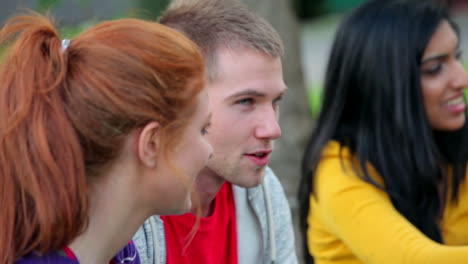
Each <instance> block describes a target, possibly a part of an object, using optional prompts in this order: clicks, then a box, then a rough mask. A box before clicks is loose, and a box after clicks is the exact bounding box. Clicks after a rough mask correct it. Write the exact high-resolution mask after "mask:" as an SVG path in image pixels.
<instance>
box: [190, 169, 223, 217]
mask: <svg viewBox="0 0 468 264" xmlns="http://www.w3.org/2000/svg"><path fill="white" fill-rule="evenodd" d="M223 184H224V179H223V178H221V177H220V176H219V175H218V174H216V173H215V172H214V171H212V170H211V169H209V168H207V167H205V168H204V169H203V170H202V171H200V173H199V174H198V176H197V179H196V181H195V192H194V194H193V195H192V201H193V205H192V210H191V213H192V214H197V209H201V217H208V216H210V215H211V214H212V213H213V209H214V204H215V198H216V195H218V192H219V190H220V189H221V187H222V186H223Z"/></svg>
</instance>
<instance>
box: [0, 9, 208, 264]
mask: <svg viewBox="0 0 468 264" xmlns="http://www.w3.org/2000/svg"><path fill="white" fill-rule="evenodd" d="M0 44H1V45H2V46H4V47H5V48H7V49H6V56H5V57H4V59H3V61H2V63H1V66H0V205H1V208H2V209H1V211H2V212H1V213H0V226H1V228H2V232H1V233H2V237H1V239H0V263H2V264H11V263H21V264H25V263H109V261H110V262H111V263H112V262H114V263H115V262H117V263H139V258H138V254H137V252H136V249H135V247H134V245H133V244H132V243H131V242H130V243H129V242H128V241H130V239H131V237H132V235H133V234H134V233H135V232H136V230H137V229H138V227H139V226H141V225H142V224H143V222H144V221H145V219H146V218H148V217H149V216H151V215H153V214H178V213H184V212H186V211H187V210H188V209H189V208H190V206H191V204H190V203H191V201H190V189H191V188H190V187H191V185H192V183H193V181H194V178H195V176H196V175H197V173H198V171H199V170H200V169H201V168H202V167H203V166H204V165H205V163H206V161H207V159H208V158H209V155H210V154H211V146H210V145H209V144H208V143H207V142H206V141H205V139H204V134H205V133H206V129H207V126H208V124H209V113H208V108H207V107H208V102H207V95H206V92H205V91H204V90H203V87H204V79H205V73H204V62H203V58H202V55H201V53H200V52H199V50H198V48H197V47H196V46H195V45H194V44H193V43H192V42H191V41H190V40H188V39H187V38H185V37H184V36H182V35H181V34H180V33H178V32H176V31H174V30H171V29H170V28H167V27H165V26H162V25H159V24H156V23H152V22H146V21H142V20H137V19H122V20H116V21H112V22H103V23H101V24H98V25H96V26H94V27H92V28H90V29H89V30H87V31H85V32H83V33H82V34H80V35H79V36H77V37H76V38H74V39H72V40H61V39H60V37H59V35H58V33H57V30H56V29H55V28H54V26H53V25H52V23H51V22H50V21H49V20H48V19H47V18H45V17H42V16H40V15H35V14H33V15H26V16H19V17H15V18H13V19H10V20H9V21H8V22H7V23H6V24H5V25H4V27H3V29H2V31H1V32H0ZM122 248H123V249H122ZM116 254H117V255H116Z"/></svg>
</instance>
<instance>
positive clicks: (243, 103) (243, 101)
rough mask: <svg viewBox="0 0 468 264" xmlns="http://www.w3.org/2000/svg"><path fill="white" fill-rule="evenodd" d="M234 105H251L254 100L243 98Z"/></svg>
mask: <svg viewBox="0 0 468 264" xmlns="http://www.w3.org/2000/svg"><path fill="white" fill-rule="evenodd" d="M236 103H237V104H240V105H252V104H253V103H254V100H253V99H252V98H245V99H241V100H239V101H237V102H236Z"/></svg>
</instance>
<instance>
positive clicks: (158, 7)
mask: <svg viewBox="0 0 468 264" xmlns="http://www.w3.org/2000/svg"><path fill="white" fill-rule="evenodd" d="M169 2H170V0H159V1H156V0H138V3H137V7H138V8H139V9H142V10H145V12H148V13H149V14H148V15H149V16H150V17H148V19H153V20H154V19H156V18H158V17H159V16H160V15H161V12H162V11H163V10H164V9H166V7H167V5H168V4H169Z"/></svg>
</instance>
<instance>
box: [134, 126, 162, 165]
mask: <svg viewBox="0 0 468 264" xmlns="http://www.w3.org/2000/svg"><path fill="white" fill-rule="evenodd" d="M160 129H161V127H160V125H159V123H158V122H155V121H153V122H149V123H148V124H146V125H145V126H144V127H143V129H142V130H141V132H140V136H139V137H138V143H137V145H138V158H139V159H140V161H141V163H142V164H143V165H145V166H147V167H148V168H155V167H156V159H157V152H158V148H159V131H160Z"/></svg>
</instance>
